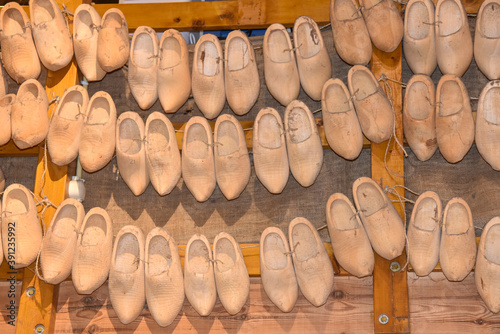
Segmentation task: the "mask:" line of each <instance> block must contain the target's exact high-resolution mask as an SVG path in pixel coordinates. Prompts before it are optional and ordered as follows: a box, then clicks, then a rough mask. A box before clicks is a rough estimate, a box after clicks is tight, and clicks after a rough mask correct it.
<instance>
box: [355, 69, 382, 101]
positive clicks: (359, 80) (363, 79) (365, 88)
mask: <svg viewBox="0 0 500 334" xmlns="http://www.w3.org/2000/svg"><path fill="white" fill-rule="evenodd" d="M351 82H352V88H353V91H354V92H355V93H354V94H353V95H355V97H356V100H358V101H359V100H363V99H365V98H367V97H368V96H370V95H372V94H374V93H375V92H376V91H377V88H378V84H377V83H376V82H374V80H373V78H372V76H371V75H370V74H369V73H367V72H366V71H363V70H358V71H354V73H353V74H352V78H351Z"/></svg>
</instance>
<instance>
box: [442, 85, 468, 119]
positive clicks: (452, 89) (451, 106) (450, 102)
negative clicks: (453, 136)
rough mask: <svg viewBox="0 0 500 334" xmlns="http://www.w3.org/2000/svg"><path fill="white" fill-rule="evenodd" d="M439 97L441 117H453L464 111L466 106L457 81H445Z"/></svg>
mask: <svg viewBox="0 0 500 334" xmlns="http://www.w3.org/2000/svg"><path fill="white" fill-rule="evenodd" d="M439 95H440V99H439V103H438V105H439V116H441V117H447V116H452V115H455V114H458V113H459V112H460V111H461V110H462V108H463V104H464V100H463V96H462V90H461V89H460V86H459V85H458V83H457V82H456V81H454V80H447V81H445V82H444V83H443V85H442V86H441V91H440V94H439Z"/></svg>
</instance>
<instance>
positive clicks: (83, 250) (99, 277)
mask: <svg viewBox="0 0 500 334" xmlns="http://www.w3.org/2000/svg"><path fill="white" fill-rule="evenodd" d="M112 251H113V227H112V221H111V218H110V217H109V215H108V213H107V212H106V210H104V209H101V208H97V207H96V208H92V209H90V211H89V212H87V214H86V215H85V218H84V219H83V223H82V227H81V229H80V233H79V234H78V240H77V244H76V249H75V257H74V259H73V267H72V269H71V277H72V279H73V285H74V286H75V289H76V292H77V293H79V294H85V295H88V294H91V293H92V292H94V291H95V290H96V289H98V288H99V287H100V286H101V285H103V284H104V282H106V279H107V278H108V274H109V267H110V264H111V253H112Z"/></svg>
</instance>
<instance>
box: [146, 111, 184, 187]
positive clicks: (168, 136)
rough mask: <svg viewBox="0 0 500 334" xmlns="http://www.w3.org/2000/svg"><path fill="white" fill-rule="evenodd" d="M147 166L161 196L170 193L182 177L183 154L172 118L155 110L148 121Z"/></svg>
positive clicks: (152, 181) (154, 185)
mask: <svg viewBox="0 0 500 334" xmlns="http://www.w3.org/2000/svg"><path fill="white" fill-rule="evenodd" d="M145 132H146V142H145V145H146V167H147V169H148V174H149V178H150V179H151V184H152V185H153V187H154V188H155V190H156V192H157V193H158V194H160V196H163V195H166V194H169V193H170V192H171V191H172V189H174V187H175V186H176V185H177V182H179V179H180V178H181V154H180V152H179V147H178V146H177V137H176V136H175V130H174V127H173V126H172V123H171V122H170V120H169V119H168V118H167V117H166V116H165V115H164V114H162V113H159V112H157V111H155V112H154V113H152V114H150V115H149V116H148V119H147V121H146V130H145Z"/></svg>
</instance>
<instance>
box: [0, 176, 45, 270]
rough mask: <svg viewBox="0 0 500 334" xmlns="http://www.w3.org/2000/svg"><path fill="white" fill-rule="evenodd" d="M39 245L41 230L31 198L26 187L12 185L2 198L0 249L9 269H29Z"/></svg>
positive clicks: (40, 242)
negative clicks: (0, 239) (0, 248)
mask: <svg viewBox="0 0 500 334" xmlns="http://www.w3.org/2000/svg"><path fill="white" fill-rule="evenodd" d="M9 232H11V233H10V234H9ZM12 232H13V233H14V235H15V238H14V240H12ZM9 235H10V236H11V237H10V238H9ZM12 244H14V247H12ZM41 244H42V228H41V227H40V221H39V220H38V215H37V212H36V206H35V201H34V200H33V195H31V193H30V191H29V190H28V189H27V188H26V187H25V186H23V185H20V184H11V185H10V186H8V187H7V189H5V192H4V193H3V198H2V246H3V252H4V254H5V255H6V256H7V255H8V260H9V265H12V267H13V268H14V269H19V268H24V267H27V266H29V265H30V264H31V263H33V261H35V259H36V256H37V254H38V250H39V249H40V245H41ZM11 255H13V257H14V258H13V259H12V258H11Z"/></svg>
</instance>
